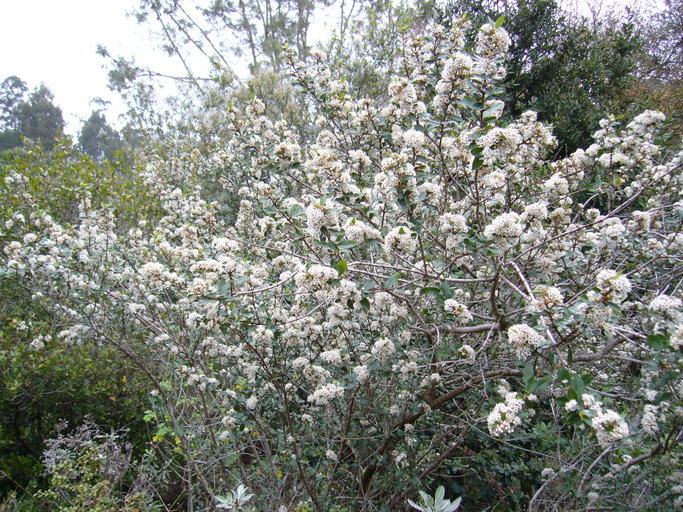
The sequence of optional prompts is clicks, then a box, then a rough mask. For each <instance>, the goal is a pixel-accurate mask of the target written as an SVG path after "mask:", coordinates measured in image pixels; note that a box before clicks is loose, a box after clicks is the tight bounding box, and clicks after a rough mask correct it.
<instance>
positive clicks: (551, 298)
mask: <svg viewBox="0 0 683 512" xmlns="http://www.w3.org/2000/svg"><path fill="white" fill-rule="evenodd" d="M534 295H535V296H534V299H533V302H532V304H531V306H532V308H533V309H534V310H536V311H550V310H553V309H556V308H560V307H562V305H563V304H564V296H563V295H562V291H560V289H559V288H556V287H555V286H539V287H538V289H536V291H535V293H534Z"/></svg>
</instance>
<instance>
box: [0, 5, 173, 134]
mask: <svg viewBox="0 0 683 512" xmlns="http://www.w3.org/2000/svg"><path fill="white" fill-rule="evenodd" d="M135 4H136V0H0V48H2V51H1V53H0V81H1V80H4V79H5V77H7V76H10V75H16V76H18V77H19V78H21V79H22V80H24V81H25V82H26V83H27V84H28V86H29V89H33V88H34V87H36V86H37V85H38V84H39V83H41V82H43V83H45V85H47V86H48V87H49V88H50V90H51V91H52V93H53V94H54V95H55V100H54V102H55V104H56V105H58V106H59V107H61V108H62V111H63V113H64V119H65V121H66V122H67V131H68V132H69V133H71V134H72V135H74V134H75V133H76V132H77V131H78V130H79V129H80V125H81V123H82V121H83V120H85V119H87V117H88V116H89V115H90V112H91V111H92V110H93V108H97V106H96V105H90V101H91V100H92V99H93V98H95V97H101V98H103V99H105V100H109V101H111V102H112V107H110V113H109V114H108V115H107V118H108V120H109V121H110V122H113V121H115V118H116V116H117V115H118V113H121V112H122V111H123V105H122V103H121V101H120V100H119V99H118V96H117V94H116V93H114V92H111V91H109V89H107V70H106V69H105V68H104V66H105V64H106V60H105V59H104V58H103V57H101V56H99V55H97V54H96V53H95V50H96V48H97V45H98V44H102V45H104V46H105V47H107V49H109V50H110V52H111V54H112V55H115V56H117V55H125V56H129V55H131V54H135V55H138V56H139V58H140V60H144V61H146V62H154V61H164V64H166V65H168V64H167V62H168V59H167V58H166V57H165V55H164V54H163V53H162V52H159V51H154V43H153V42H152V41H151V40H150V39H149V37H148V36H147V34H146V32H145V29H144V27H143V26H140V25H138V24H137V23H136V22H135V20H134V19H133V18H130V17H127V16H126V13H127V12H129V11H131V10H132V9H133V7H134V6H135Z"/></svg>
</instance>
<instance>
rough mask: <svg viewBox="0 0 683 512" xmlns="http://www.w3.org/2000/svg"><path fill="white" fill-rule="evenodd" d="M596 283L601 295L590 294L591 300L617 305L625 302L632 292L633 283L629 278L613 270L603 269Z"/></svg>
mask: <svg viewBox="0 0 683 512" xmlns="http://www.w3.org/2000/svg"><path fill="white" fill-rule="evenodd" d="M595 281H596V286H597V288H598V290H600V295H597V294H595V293H594V292H590V293H589V298H590V299H591V300H596V301H600V302H615V303H616V302H620V301H622V300H624V299H625V298H626V296H627V295H628V294H629V292H630V291H631V282H630V281H629V280H628V278H627V277H626V276H622V275H620V274H618V273H617V272H616V271H615V270H612V269H603V270H601V271H600V272H598V275H597V276H596V278H595Z"/></svg>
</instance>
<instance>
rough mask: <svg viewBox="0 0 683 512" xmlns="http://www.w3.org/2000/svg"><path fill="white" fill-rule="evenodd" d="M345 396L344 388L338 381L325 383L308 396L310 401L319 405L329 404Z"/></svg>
mask: <svg viewBox="0 0 683 512" xmlns="http://www.w3.org/2000/svg"><path fill="white" fill-rule="evenodd" d="M343 396H344V388H343V387H341V386H339V385H338V384H336V383H329V384H325V385H324V386H322V387H321V388H318V389H316V390H315V391H314V392H313V394H312V395H309V396H308V401H309V402H311V403H313V404H314V405H317V406H319V407H321V406H325V405H329V404H330V402H332V401H334V400H336V399H338V398H341V397H343Z"/></svg>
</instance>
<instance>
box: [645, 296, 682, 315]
mask: <svg viewBox="0 0 683 512" xmlns="http://www.w3.org/2000/svg"><path fill="white" fill-rule="evenodd" d="M682 304H683V301H681V299H679V298H678V297H671V296H669V295H664V294H661V295H658V296H657V297H655V298H654V299H652V301H650V305H649V306H648V309H649V310H650V311H653V312H655V313H662V314H665V315H668V316H674V315H675V314H676V312H677V311H678V310H680V309H681V305H682Z"/></svg>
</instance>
